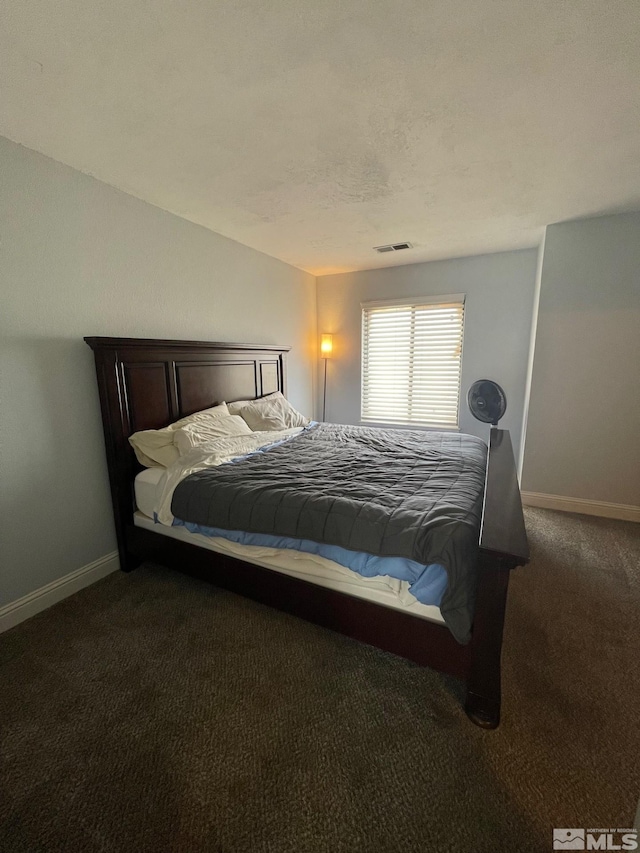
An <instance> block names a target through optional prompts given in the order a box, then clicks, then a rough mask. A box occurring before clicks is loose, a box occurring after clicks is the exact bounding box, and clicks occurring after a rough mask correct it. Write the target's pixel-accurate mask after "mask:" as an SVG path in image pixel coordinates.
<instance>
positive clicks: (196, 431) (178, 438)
mask: <svg viewBox="0 0 640 853" xmlns="http://www.w3.org/2000/svg"><path fill="white" fill-rule="evenodd" d="M233 435H251V430H250V429H249V427H248V426H247V424H246V423H245V421H243V420H242V418H240V417H238V416H237V415H229V416H228V417H223V418H207V420H199V421H195V422H194V423H191V424H187V426H185V427H181V428H180V429H177V430H176V431H175V432H174V434H173V443H174V444H175V446H176V447H177V448H178V452H179V453H180V456H184V454H185V453H188V452H189V451H190V450H193V448H194V447H198V446H199V445H201V444H204V443H205V442H207V441H215V440H216V439H218V438H228V437H229V436H233Z"/></svg>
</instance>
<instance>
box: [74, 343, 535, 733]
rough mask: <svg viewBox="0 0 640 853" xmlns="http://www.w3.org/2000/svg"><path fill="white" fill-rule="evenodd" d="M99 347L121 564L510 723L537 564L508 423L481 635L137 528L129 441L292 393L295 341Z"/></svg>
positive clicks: (496, 439) (494, 439)
mask: <svg viewBox="0 0 640 853" xmlns="http://www.w3.org/2000/svg"><path fill="white" fill-rule="evenodd" d="M85 341H86V342H87V344H88V345H89V346H90V347H91V349H92V350H93V351H94V354H95V362H96V371H97V377H98V387H99V392H100V404H101V408H102V422H103V427H104V436H105V443H106V451H107V463H108V468H109V480H110V484H111V497H112V501H113V511H114V517H115V527H116V535H117V539H118V550H119V554H120V565H121V567H122V569H123V570H124V571H131V570H132V569H134V568H135V567H136V566H137V565H138V564H139V563H140V562H142V561H145V560H152V561H155V562H158V563H161V564H163V565H166V566H168V567H170V568H174V569H178V570H180V571H182V572H187V573H189V574H194V575H197V576H199V577H204V578H206V579H207V580H209V581H211V582H212V583H214V584H216V585H218V586H221V587H224V588H226V589H229V590H232V591H234V592H237V593H240V594H241V595H244V596H247V597H249V598H252V599H255V600H256V601H260V602H262V603H264V604H268V605H270V606H272V607H276V608H279V609H280V610H285V611H287V612H289V613H292V614H294V615H296V616H300V617H302V618H303V619H307V620H309V621H311V622H315V623H317V624H319V625H323V626H325V627H327V628H330V629H332V630H334V631H339V632H340V633H342V634H346V635H347V636H349V637H353V638H355V639H357V640H361V641H362V642H365V643H369V644H371V645H373V646H377V647H379V648H381V649H385V650H386V651H389V652H393V653H394V654H397V655H401V656H402V657H405V658H408V659H409V660H412V661H415V662H416V663H418V664H421V665H423V666H429V667H432V668H433V669H436V670H438V671H440V672H444V673H448V674H450V675H453V676H456V677H458V678H460V679H463V680H464V681H465V682H466V686H467V696H466V702H465V710H466V712H467V714H468V716H469V717H470V718H471V720H473V722H474V723H476V724H477V725H479V726H482V727H484V728H495V727H496V726H497V725H498V723H499V721H500V655H501V648H502V632H503V625H504V614H505V605H506V600H507V589H508V585H509V573H510V571H511V570H512V569H514V568H515V567H516V566H522V565H524V564H526V563H527V562H528V560H529V550H528V544H527V537H526V532H525V527H524V519H523V515H522V504H521V501H520V491H519V488H518V480H517V477H516V469H515V464H514V459H513V451H512V448H511V439H510V437H509V433H508V432H507V431H506V430H500V429H495V428H492V429H491V436H490V447H489V458H488V465H487V477H486V486H485V500H484V510H483V518H482V527H481V533H480V543H479V557H478V572H479V578H478V592H477V601H476V612H475V618H474V623H473V636H472V640H471V642H470V643H469V645H467V646H461V645H460V644H459V643H457V642H456V640H454V638H453V636H452V634H451V633H450V632H449V629H448V628H446V627H445V626H444V625H442V624H438V623H435V622H429V621H427V620H425V619H421V618H417V617H416V616H412V615H410V614H405V613H402V612H400V611H398V610H393V609H391V608H388V607H384V606H381V605H378V604H373V603H372V602H370V601H366V600H364V599H361V598H356V597H354V596H350V595H347V594H345V593H341V592H336V591H335V590H330V589H327V588H325V587H321V586H317V585H315V584H313V583H309V582H307V581H302V580H298V579H297V578H292V577H289V576H288V575H284V574H281V573H279V572H276V571H271V570H269V569H265V568H262V567H260V566H256V565H253V564H252V563H246V562H244V561H242V560H237V559H234V558H232V557H228V556H224V555H221V554H217V553H215V552H213V551H209V550H207V549H204V548H200V547H198V546H196V545H191V544H188V543H186V542H182V541H178V540H175V539H172V538H170V537H168V536H164V535H162V534H159V533H154V532H152V531H149V530H146V529H144V528H141V527H136V526H135V525H134V523H133V514H134V511H135V499H134V491H133V482H134V478H135V475H136V473H137V472H138V470H139V469H140V466H139V464H138V462H137V461H136V459H135V456H134V453H133V450H132V449H131V447H130V445H129V442H128V440H127V439H128V437H129V436H130V435H131V434H132V433H134V432H136V431H138V430H142V429H159V428H160V427H163V426H166V425H167V424H169V423H171V422H172V421H175V420H178V419H179V418H181V417H184V416H185V415H188V414H191V413H193V412H196V411H199V410H200V409H205V408H208V407H209V406H213V405H215V404H216V403H219V402H221V401H222V400H226V401H228V402H232V401H234V400H241V399H253V398H256V397H261V396H264V395H265V394H270V393H272V392H273V391H278V390H279V391H282V392H283V393H285V392H286V355H287V352H288V349H289V348H288V347H277V346H262V345H251V344H233V343H210V342H202V341H165V340H145V339H137V338H92V337H89V338H85Z"/></svg>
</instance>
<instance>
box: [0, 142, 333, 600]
mask: <svg viewBox="0 0 640 853" xmlns="http://www.w3.org/2000/svg"><path fill="white" fill-rule="evenodd" d="M0 180H1V188H0V240H1V243H0V287H1V289H2V293H1V303H0V333H1V350H2V351H1V354H0V359H1V361H0V365H1V367H0V370H1V373H0V380H1V385H2V390H1V400H2V405H1V406H0V489H1V498H0V501H1V503H0V519H1V521H0V524H1V530H0V540H1V542H0V549H1V550H0V606H2V605H3V604H6V603H8V602H10V601H13V600H16V599H17V598H19V597H21V596H23V595H25V594H26V593H28V592H31V591H32V590H34V589H37V588H39V587H41V586H43V585H44V584H47V583H49V582H50V581H53V580H55V579H57V578H59V577H61V576H63V575H65V574H67V573H68V572H71V571H73V570H74V569H77V568H79V567H80V566H83V565H86V564H87V563H89V562H91V561H93V560H95V559H97V558H99V557H102V556H103V555H105V554H107V553H109V552H110V551H112V550H114V549H115V538H114V533H113V526H112V520H111V507H110V501H109V493H108V485H107V472H106V464H105V457H104V447H103V439H102V431H101V425H100V414H99V404H98V393H97V387H96V380H95V373H94V367H93V355H92V353H91V351H90V350H89V348H88V347H87V346H86V344H85V343H84V342H83V340H82V338H83V336H84V335H113V336H131V337H159V338H184V339H196V340H221V341H225V340H229V341H248V342H257V343H265V344H269V343H275V344H290V345H291V346H292V347H293V349H292V351H291V355H290V357H289V373H288V376H289V396H290V398H291V400H292V402H293V404H294V405H295V406H296V407H297V408H299V409H300V410H301V411H303V412H306V413H309V414H312V403H313V399H314V391H313V382H314V380H315V372H316V366H317V353H316V339H315V332H316V316H315V311H316V303H315V280H314V278H313V277H312V276H310V275H308V274H306V273H303V272H301V271H299V270H297V269H294V268H293V267H290V266H287V265H286V264H284V263H281V262H280V261H277V260H275V259H273V258H270V257H267V256H266V255H263V254H260V253H259V252H256V251H254V250H252V249H248V248H246V247H245V246H242V245H240V244H239V243H235V242H233V241H231V240H227V239H225V238H224V237H220V236H218V235H216V234H213V233H212V232H210V231H207V230H206V229H204V228H201V227H199V226H196V225H193V224H191V223H189V222H186V221H184V220H182V219H179V218H178V217H176V216H172V215H170V214H168V213H165V212H163V211H162V210H159V209H158V208H155V207H153V206H151V205H149V204H145V203H144V202H142V201H139V200H137V199H135V198H133V197H131V196H128V195H125V194H123V193H121V192H118V191H116V190H114V189H112V188H110V187H108V186H106V185H105V184H102V183H100V182H98V181H96V180H94V179H92V178H90V177H87V176H86V175H83V174H80V173H79V172H76V171H74V170H72V169H69V168H67V167H66V166H63V165H61V164H59V163H56V162H54V161H52V160H49V159H48V158H45V157H42V156H40V155H39V154H35V153H34V152H32V151H29V150H27V149H24V148H22V147H20V146H18V145H15V144H13V143H11V142H8V141H7V140H2V139H0Z"/></svg>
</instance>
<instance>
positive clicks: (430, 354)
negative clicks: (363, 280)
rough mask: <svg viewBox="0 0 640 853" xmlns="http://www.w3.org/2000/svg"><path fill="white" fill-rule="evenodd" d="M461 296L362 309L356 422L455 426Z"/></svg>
mask: <svg viewBox="0 0 640 853" xmlns="http://www.w3.org/2000/svg"><path fill="white" fill-rule="evenodd" d="M463 319H464V296H463V295H459V294H458V295H455V296H440V297H437V298H436V299H434V300H430V299H426V300H420V301H417V300H416V301H408V300H403V301H402V302H371V303H366V304H363V306H362V420H363V421H364V422H376V423H388V424H420V425H422V426H435V427H457V426H458V403H459V398H460V370H461V365H462V327H463Z"/></svg>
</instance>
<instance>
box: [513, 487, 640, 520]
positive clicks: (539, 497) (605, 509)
mask: <svg viewBox="0 0 640 853" xmlns="http://www.w3.org/2000/svg"><path fill="white" fill-rule="evenodd" d="M521 494H522V503H523V504H525V506H539V507H542V508H543V509H558V510H560V511H561V512H581V513H583V514H584V515H599V516H601V517H602V518H619V519H621V520H622V521H637V522H640V506H631V505H629V504H612V503H607V502H606V501H587V500H585V499H584V498H565V497H562V496H561V495H544V494H541V493H540V492H521Z"/></svg>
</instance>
